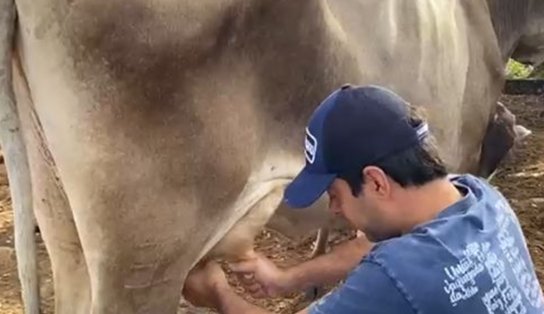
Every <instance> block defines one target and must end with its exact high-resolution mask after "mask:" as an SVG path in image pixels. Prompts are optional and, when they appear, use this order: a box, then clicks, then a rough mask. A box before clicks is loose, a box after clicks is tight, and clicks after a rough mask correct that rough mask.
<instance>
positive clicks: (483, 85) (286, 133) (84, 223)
mask: <svg viewBox="0 0 544 314" xmlns="http://www.w3.org/2000/svg"><path fill="white" fill-rule="evenodd" d="M13 1H14V0H0V5H1V7H0V37H1V38H0V58H1V59H0V86H1V90H0V108H1V112H0V115H1V118H0V121H1V122H2V123H1V124H0V142H1V144H2V147H3V149H4V150H5V160H6V166H7V169H8V176H9V179H10V183H11V186H12V193H13V205H14V211H15V215H16V217H15V224H16V252H17V258H18V265H19V270H20V277H21V282H22V290H23V299H24V303H25V307H26V310H27V312H28V313H32V314H34V313H38V304H37V302H36V300H37V298H38V293H37V281H36V275H35V269H34V268H33V267H35V265H33V261H32V256H33V254H34V253H33V250H34V247H33V245H34V244H33V239H32V236H31V235H32V231H33V227H32V217H31V216H32V215H30V214H29V212H28V210H29V209H32V208H33V211H34V214H35V215H36V219H37V221H38V224H39V226H40V231H41V233H42V237H43V239H44V242H45V245H46V247H47V250H48V253H49V255H50V258H51V264H52V270H53V279H54V291H55V309H56V312H57V313H89V312H92V313H175V311H176V307H177V305H178V300H179V298H180V293H179V292H180V290H181V287H182V285H183V281H184V279H185V276H186V275H187V273H188V271H189V270H190V269H191V268H192V267H193V266H194V265H196V264H197V263H198V262H199V261H202V260H206V259H209V258H215V257H219V256H226V257H227V258H229V259H238V258H241V257H243V256H248V255H251V253H250V252H251V249H252V237H253V235H254V234H255V233H256V232H257V231H256V230H258V229H259V228H261V227H262V226H263V225H264V224H266V222H267V221H268V220H269V218H270V216H272V215H273V214H274V212H276V209H278V207H279V209H278V210H277V211H278V212H281V211H282V210H285V208H284V206H285V205H283V204H282V202H281V199H282V193H283V189H284V187H285V186H286V185H287V184H288V183H289V182H290V181H291V180H292V178H293V177H294V176H295V175H296V173H297V172H298V170H299V169H300V168H301V166H302V165H303V163H304V158H303V156H302V155H303V154H302V153H301V143H302V142H303V136H304V132H303V130H304V126H305V123H306V121H307V119H308V118H309V115H310V114H311V112H312V111H313V109H314V108H315V106H316V105H317V104H318V102H319V101H320V100H321V99H322V98H323V97H325V96H326V95H327V94H329V93H330V92H331V91H332V90H333V89H335V88H337V87H338V86H340V85H342V84H344V83H352V84H358V85H362V84H378V85H383V86H385V87H388V88H390V89H392V90H394V91H395V92H397V93H398V94H400V95H401V96H402V97H403V98H406V99H407V100H409V101H410V102H411V103H413V104H415V105H418V106H422V107H424V108H425V109H426V112H427V113H428V120H429V124H430V129H431V131H432V132H433V133H434V135H435V137H436V138H437V141H438V145H439V150H440V152H441V155H442V156H443V157H444V159H445V162H446V163H447V165H448V168H449V169H450V170H452V171H458V172H473V173H475V172H477V171H478V166H479V160H480V155H481V154H480V151H481V146H482V141H483V138H484V136H485V133H486V130H487V127H486V126H487V125H488V122H489V120H490V119H491V117H492V115H493V113H494V111H495V106H496V102H497V99H498V96H499V94H500V91H501V87H502V85H503V83H504V73H503V72H504V71H503V69H504V64H505V62H504V60H505V57H506V56H509V55H510V54H516V53H517V54H519V56H520V58H523V60H524V61H527V62H539V60H541V56H542V55H541V50H540V49H537V50H536V51H534V50H533V48H535V47H537V48H538V47H541V45H542V42H541V37H540V30H541V29H542V28H541V26H540V25H541V21H542V16H541V14H540V13H542V12H541V11H539V9H540V8H541V7H540V6H541V4H540V3H539V1H538V0H526V1H518V0H516V3H517V4H518V5H519V8H520V10H517V11H515V12H514V11H510V12H511V13H512V14H514V13H515V14H516V18H515V19H513V20H514V21H515V23H513V22H512V21H511V20H510V16H509V15H505V14H502V15H501V14H499V13H501V12H502V13H504V12H503V11H504V10H503V9H504V6H505V5H506V4H510V3H511V2H512V0H488V1H489V3H490V5H488V1H485V0H444V1H434V0H418V1H414V0H403V1H398V0H364V1H363V0H334V1H333V0H316V1H293V0H262V1H244V0H213V1H211V0H209V1H208V0H206V1H187V0H185V1H163V2H149V1H143V0H133V1H130V2H127V1H121V0H108V1H100V0H78V1H61V0H44V1H40V2H35V1H31V0H15V3H14V2H13ZM15 12H16V15H15ZM517 15H519V18H518V16H517ZM15 16H17V19H16V23H15V22H14V21H15ZM15 26H16V27H15ZM528 26H530V27H528ZM497 30H498V31H497ZM496 34H499V35H498V36H497V35H496ZM514 34H515V35H514ZM512 38H513V39H516V40H512ZM510 40H512V41H511V42H510ZM518 46H523V49H521V48H520V50H519V51H518V50H517V47H518ZM316 207H317V209H316V210H318V211H325V210H326V209H325V208H326V199H323V200H320V202H319V203H318V204H317V205H316ZM293 215H296V214H293Z"/></svg>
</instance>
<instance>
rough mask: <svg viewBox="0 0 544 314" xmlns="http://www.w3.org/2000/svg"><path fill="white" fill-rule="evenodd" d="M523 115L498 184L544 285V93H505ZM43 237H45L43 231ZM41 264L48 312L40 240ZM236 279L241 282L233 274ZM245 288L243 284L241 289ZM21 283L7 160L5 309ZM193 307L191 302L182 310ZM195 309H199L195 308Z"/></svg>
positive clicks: (3, 186) (15, 311)
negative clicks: (523, 130) (518, 140)
mask: <svg viewBox="0 0 544 314" xmlns="http://www.w3.org/2000/svg"><path fill="white" fill-rule="evenodd" d="M502 101H503V103H505V104H506V105H507V107H508V108H510V110H512V112H514V113H515V114H516V115H517V116H518V121H519V123H521V124H523V125H524V126H526V127H527V128H529V129H531V130H532V131H533V135H532V136H531V137H530V139H529V140H528V141H527V143H526V144H524V145H521V146H520V147H518V149H517V151H516V153H515V154H513V156H512V158H510V159H509V160H508V161H507V162H506V163H505V164H504V165H503V167H502V168H501V170H500V171H499V172H498V173H497V175H496V176H495V178H494V179H493V181H492V183H493V184H495V185H497V186H498V187H499V189H500V190H501V191H502V192H503V193H504V194H505V195H506V196H507V198H508V199H509V200H510V202H511V204H512V206H513V207H514V208H515V210H516V212H517V214H518V215H519V219H520V221H521V224H522V227H523V230H524V232H525V236H526V237H527V241H528V245H529V249H530V251H531V255H532V257H533V261H534V263H535V266H536V269H537V272H538V277H539V280H540V282H541V283H542V284H543V285H544V96H539V97H538V96H505V97H503V99H502ZM38 238H39V235H38ZM311 244H312V242H311V238H309V239H307V240H305V241H302V242H300V243H294V242H291V241H288V240H286V239H283V238H281V237H279V236H277V235H274V234H272V233H271V232H267V231H263V233H262V234H261V235H260V236H259V237H258V239H257V250H258V251H260V252H263V253H264V254H266V255H268V256H269V257H272V258H273V259H274V260H275V261H276V262H278V263H279V264H280V265H290V264H295V263H297V262H300V261H301V260H304V259H305V258H307V256H308V254H309V253H310V251H311ZM38 247H39V268H40V277H41V294H42V299H43V300H42V307H43V310H44V312H43V313H44V314H49V313H53V303H54V302H53V289H52V282H51V273H50V268H49V267H50V266H49V260H48V257H47V253H46V251H45V247H44V245H43V243H42V242H41V239H40V240H39V246H38ZM231 281H232V283H234V284H236V280H235V279H233V278H231ZM237 289H238V290H239V291H241V288H239V287H238V288H237ZM19 293H20V291H19V282H18V280H17V271H16V264H15V255H14V251H13V216H12V212H11V201H10V197H9V187H8V182H7V178H6V174H5V169H4V165H3V163H1V164H0V313H2V314H21V313H23V311H22V308H21V301H20V295H19ZM258 303H259V304H260V305H262V306H265V307H267V308H268V309H269V310H273V311H274V312H276V313H293V312H295V311H296V310H297V309H299V308H301V307H303V306H304V305H305V304H306V302H305V301H304V299H303V296H302V295H301V294H297V295H293V296H290V297H289V298H282V299H274V300H265V301H263V300H260V301H258ZM185 311H187V308H186V306H185V305H181V306H180V312H185ZM189 312H193V311H192V310H189Z"/></svg>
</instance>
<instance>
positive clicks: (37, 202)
mask: <svg viewBox="0 0 544 314" xmlns="http://www.w3.org/2000/svg"><path fill="white" fill-rule="evenodd" d="M14 69H15V70H14V74H15V75H14V78H15V79H14V87H15V91H16V95H17V105H18V110H19V115H20V117H21V124H22V127H23V130H24V137H25V142H26V147H27V152H28V158H29V165H30V172H31V179H32V196H33V206H34V211H35V215H36V220H37V221H38V225H39V227H40V231H41V234H42V238H43V240H44V242H45V246H46V248H47V251H48V253H49V257H50V259H51V267H52V272H53V282H54V293H55V312H56V313H57V314H79V313H81V314H87V313H89V311H90V299H91V297H90V283H89V275H88V272H87V267H86V264H85V258H84V256H83V252H82V248H81V244H80V241H79V238H78V235H77V231H76V226H75V224H74V220H73V217H72V213H71V210H70V205H69V203H68V200H67V198H66V195H65V193H64V190H63V188H62V185H61V183H60V180H58V176H57V173H56V167H55V164H54V162H53V159H52V157H51V155H50V153H49V150H48V148H47V145H46V140H45V138H44V136H43V132H42V130H41V127H40V124H39V122H38V120H37V119H36V117H35V115H34V114H33V106H32V102H31V99H30V97H29V93H28V89H27V85H26V81H25V80H24V76H22V75H21V72H20V71H19V68H18V66H15V67H14Z"/></svg>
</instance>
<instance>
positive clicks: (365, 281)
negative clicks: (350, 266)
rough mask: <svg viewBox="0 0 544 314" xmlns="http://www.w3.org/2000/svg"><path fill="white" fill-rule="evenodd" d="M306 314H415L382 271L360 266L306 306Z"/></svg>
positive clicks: (366, 263)
mask: <svg viewBox="0 0 544 314" xmlns="http://www.w3.org/2000/svg"><path fill="white" fill-rule="evenodd" d="M309 313H310V314H333V313H334V314H352V313H353V314H355V313H357V314H389V313H398V314H415V312H414V310H413V307H412V306H411V304H410V303H409V302H408V300H406V298H405V297H404V295H403V294H402V293H401V292H400V291H399V289H398V288H397V286H396V285H395V283H394V282H393V280H392V279H391V278H390V277H389V276H388V275H387V274H386V273H385V272H384V270H383V269H382V267H381V266H380V265H378V264H375V263H373V262H369V261H364V262H362V263H361V264H360V265H359V266H358V267H357V268H356V269H355V270H354V271H353V272H352V273H351V274H350V276H349V277H348V278H347V280H346V282H345V283H344V284H343V285H341V286H339V287H338V288H337V289H336V290H333V291H332V292H330V293H329V294H328V295H326V296H325V297H324V298H322V299H321V300H319V301H317V302H315V303H314V304H312V305H311V306H310V309H309Z"/></svg>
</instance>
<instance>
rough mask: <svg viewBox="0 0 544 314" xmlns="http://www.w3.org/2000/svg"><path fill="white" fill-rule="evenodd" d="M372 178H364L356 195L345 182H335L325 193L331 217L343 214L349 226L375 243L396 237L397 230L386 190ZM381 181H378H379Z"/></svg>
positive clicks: (340, 180) (391, 203)
mask: <svg viewBox="0 0 544 314" xmlns="http://www.w3.org/2000/svg"><path fill="white" fill-rule="evenodd" d="M374 179H375V178H372V177H365V184H364V185H363V189H362V191H361V193H360V194H359V195H358V196H353V194H352V191H351V188H350V186H349V184H348V183H347V182H346V181H345V180H342V179H336V180H335V181H334V182H333V184H332V185H331V187H330V188H329V190H328V194H329V199H330V204H329V209H330V210H331V211H332V212H333V213H334V214H337V215H342V216H343V217H344V218H345V219H346V220H347V221H348V222H349V223H350V224H351V225H352V227H354V228H356V229H358V230H361V231H362V232H364V233H365V235H366V236H367V238H368V239H369V240H370V241H373V242H376V241H382V240H386V239H389V238H392V237H395V236H398V235H400V231H398V230H396V228H395V224H394V222H395V221H397V217H395V214H396V211H395V209H394V206H393V204H394V202H392V201H391V200H390V199H389V197H390V192H389V191H387V189H388V187H384V186H383V184H381V183H380V182H375V180H374ZM385 179H386V180H389V179H388V178H385ZM381 180H382V179H380V178H378V181H381ZM382 183H383V181H382ZM384 188H385V189H386V191H384Z"/></svg>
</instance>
